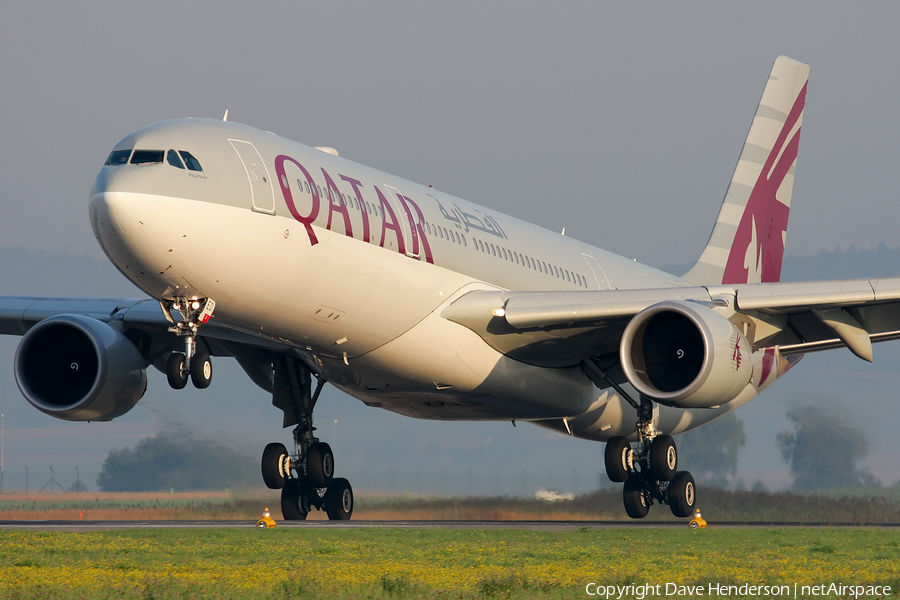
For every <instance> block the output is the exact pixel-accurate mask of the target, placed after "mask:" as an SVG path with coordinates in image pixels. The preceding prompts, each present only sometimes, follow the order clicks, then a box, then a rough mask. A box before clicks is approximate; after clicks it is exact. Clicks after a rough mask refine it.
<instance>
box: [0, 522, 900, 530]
mask: <svg viewBox="0 0 900 600" xmlns="http://www.w3.org/2000/svg"><path fill="white" fill-rule="evenodd" d="M255 525H256V522H255V521H0V529H7V530H37V531H115V530H125V529H244V528H254V527H255ZM278 527H281V528H287V529H326V528H328V529H365V528H370V529H371V528H375V529H521V530H526V531H580V530H583V529H587V530H591V529H624V528H634V529H677V528H687V521H684V522H677V521H278ZM709 527H711V528H751V529H757V528H769V529H772V528H787V527H790V528H796V527H817V528H821V527H867V528H876V529H898V528H900V523H853V522H844V523H825V522H819V523H797V522H787V521H770V522H759V521H731V522H725V523H716V522H713V521H710V522H709Z"/></svg>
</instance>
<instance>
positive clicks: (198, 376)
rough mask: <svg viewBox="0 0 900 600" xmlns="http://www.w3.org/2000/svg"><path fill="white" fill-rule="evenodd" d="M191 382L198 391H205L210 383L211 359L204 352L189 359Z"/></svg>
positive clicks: (196, 353) (197, 353)
mask: <svg viewBox="0 0 900 600" xmlns="http://www.w3.org/2000/svg"><path fill="white" fill-rule="evenodd" d="M191 382H192V383H193V384H194V387H195V388H197V389H198V390H205V389H206V388H208V387H209V384H210V383H211V382H212V359H211V358H210V357H209V354H207V353H206V352H195V353H194V356H192V357H191Z"/></svg>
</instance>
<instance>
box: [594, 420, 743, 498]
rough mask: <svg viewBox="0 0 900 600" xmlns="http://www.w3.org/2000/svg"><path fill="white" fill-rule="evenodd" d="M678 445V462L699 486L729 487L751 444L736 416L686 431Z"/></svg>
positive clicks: (680, 437)
mask: <svg viewBox="0 0 900 600" xmlns="http://www.w3.org/2000/svg"><path fill="white" fill-rule="evenodd" d="M677 441H678V452H679V458H678V461H679V463H680V464H682V465H690V468H691V473H693V475H694V479H695V480H696V481H697V482H698V483H703V484H704V485H715V486H718V487H728V485H729V483H730V482H731V481H732V480H733V479H734V477H735V474H736V473H737V463H738V451H739V450H740V449H741V448H742V447H743V446H744V444H746V443H747V436H746V435H745V433H744V423H743V421H741V420H740V419H739V418H738V416H737V415H736V414H735V413H733V412H732V413H728V414H727V415H725V416H724V417H720V418H718V419H716V420H715V421H713V422H712V423H710V424H709V425H705V426H703V427H699V428H697V429H692V430H691V431H686V432H685V433H683V434H681V435H680V436H678V440H677ZM602 476H603V475H601V477H602Z"/></svg>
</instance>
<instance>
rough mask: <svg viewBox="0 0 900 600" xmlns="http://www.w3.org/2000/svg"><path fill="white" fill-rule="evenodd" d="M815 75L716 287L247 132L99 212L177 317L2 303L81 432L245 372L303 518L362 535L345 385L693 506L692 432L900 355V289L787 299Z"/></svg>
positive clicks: (295, 510)
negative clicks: (155, 388)
mask: <svg viewBox="0 0 900 600" xmlns="http://www.w3.org/2000/svg"><path fill="white" fill-rule="evenodd" d="M808 73H809V67H808V66H806V65H804V64H801V63H798V62H796V61H794V60H791V59H789V58H786V57H780V58H778V59H777V60H776V61H775V64H774V66H773V67H772V71H771V74H770V75H769V78H768V82H767V83H766V86H765V90H764V92H763V95H762V99H761V101H760V103H759V107H758V108H757V111H756V115H755V117H754V119H753V124H752V126H751V128H750V132H749V134H748V136H747V140H746V142H745V144H744V147H743V150H742V151H741V154H740V159H739V161H738V163H737V167H736V168H735V171H734V176H733V178H732V180H731V184H730V185H729V187H728V191H727V193H726V195H725V200H724V202H723V204H722V208H721V210H720V212H719V216H718V219H717V221H716V224H715V227H714V229H713V231H712V235H711V236H710V238H709V241H708V243H707V245H706V247H705V248H704V249H703V252H702V254H701V255H700V258H699V260H698V261H697V263H696V264H695V265H694V267H693V268H692V269H691V270H690V271H688V272H687V273H686V274H685V275H683V276H682V277H678V276H675V275H670V274H667V273H663V272H661V271H658V270H656V269H653V268H650V267H647V266H644V265H641V264H639V263H637V262H634V261H632V260H629V259H625V258H622V257H620V256H616V255H614V254H611V253H609V252H606V251H604V250H600V249H599V248H595V247H592V246H590V245H588V244H585V243H582V242H579V241H577V240H575V239H572V238H570V237H566V236H564V235H560V234H558V233H554V232H550V231H547V230H545V229H542V228H540V227H536V226H534V225H529V224H528V223H524V222H522V221H519V220H517V219H514V218H512V217H508V216H506V215H502V214H499V213H497V212H495V211H493V210H491V209H488V208H485V207H481V206H477V205H475V204H472V203H471V202H467V201H465V200H462V199H460V198H455V197H452V196H449V195H447V194H444V193H441V192H439V191H437V190H435V189H432V188H430V187H424V186H421V185H417V184H415V183H412V182H410V181H406V180H404V179H401V178H398V177H394V176H392V175H388V174H387V173H383V172H380V171H377V170H374V169H370V168H368V167H365V166H363V165H360V164H356V163H354V162H351V161H348V160H345V159H343V158H340V157H339V156H338V153H337V152H336V151H334V150H332V149H330V148H310V147H307V146H303V145H301V144H297V143H294V142H291V141H289V140H286V139H283V138H281V137H278V136H277V135H274V134H272V133H268V132H265V131H260V130H257V129H253V128H251V127H246V126H243V125H238V124H235V123H231V122H227V121H218V120H205V119H181V120H173V121H166V122H162V123H157V124H155V125H150V126H148V127H145V128H143V129H140V130H138V131H136V132H134V133H132V134H130V135H128V136H127V137H125V139H123V140H122V141H121V142H119V143H118V144H116V145H115V147H114V148H113V150H112V152H111V153H110V155H109V158H108V159H107V161H106V164H105V165H103V167H102V168H101V170H100V174H99V175H98V176H97V179H96V182H95V183H94V187H93V189H92V190H91V194H90V222H91V227H92V228H93V231H94V234H95V236H96V237H97V240H98V242H99V243H100V246H101V247H102V248H103V251H104V252H105V253H106V255H107V256H108V257H109V259H110V260H111V261H112V262H113V264H115V266H116V267H117V268H118V269H119V270H120V271H121V272H122V274H124V275H125V276H126V277H127V278H128V279H130V280H131V281H132V282H134V283H135V284H136V285H137V286H138V287H139V288H140V289H142V290H143V291H144V292H146V293H147V294H148V295H149V296H150V298H152V299H141V300H122V299H98V300H72V299H49V298H21V297H6V298H0V332H2V333H5V334H13V335H22V336H23V338H22V341H21V343H20V345H19V348H18V350H17V352H16V358H15V375H16V381H17V382H18V385H19V388H20V389H21V391H22V393H23V394H24V396H25V398H26V399H27V400H28V401H29V402H30V403H31V404H32V405H34V406H35V407H36V408H37V409H39V410H41V411H43V412H45V413H46V414H48V415H51V416H53V417H56V418H60V419H66V420H71V421H105V420H110V419H113V418H115V417H118V416H120V415H122V414H124V413H125V412H127V411H128V410H130V409H131V408H132V407H134V405H135V404H136V403H137V402H138V400H140V398H141V397H142V396H143V394H144V392H145V390H146V387H147V376H146V369H147V368H148V367H149V366H150V365H153V366H154V367H156V368H157V369H159V370H160V371H162V372H165V373H166V374H167V377H168V382H169V384H170V385H171V386H172V387H175V388H183V387H184V386H185V385H186V384H187V382H188V380H189V379H190V380H191V382H192V383H193V385H195V386H196V387H198V388H205V387H207V386H208V385H209V384H210V380H211V377H212V362H211V360H212V359H211V358H210V357H211V356H216V357H219V356H232V357H234V358H235V359H236V360H237V362H238V363H239V364H240V366H241V367H242V368H243V369H244V371H246V373H247V374H248V375H249V376H250V378H251V379H252V380H253V381H254V382H255V383H256V384H257V385H259V387H261V388H263V389H264V390H266V391H267V392H270V393H271V394H272V403H273V404H274V405H275V406H276V407H278V408H279V409H281V410H282V411H283V413H284V419H283V423H282V424H283V427H291V426H293V427H294V429H293V446H292V449H291V450H288V449H287V448H286V447H285V446H284V445H283V444H280V443H273V444H269V445H268V446H267V447H266V449H265V451H264V453H263V457H262V475H263V479H264V481H265V483H266V484H267V485H268V486H269V487H271V488H276V489H277V488H281V489H282V511H283V513H284V516H285V518H287V519H304V518H305V517H306V515H307V513H308V512H309V511H310V510H311V509H312V508H316V509H319V510H325V511H326V512H327V514H328V517H329V518H330V519H349V518H350V515H351V513H352V512H353V492H352V488H351V486H350V484H349V482H348V481H347V480H346V479H342V478H335V477H334V476H333V475H334V468H335V462H334V456H333V454H332V452H331V449H330V448H329V446H328V444H326V443H324V442H322V441H319V440H318V439H317V438H316V437H315V435H314V428H313V409H314V408H315V405H316V400H317V399H318V398H319V394H320V392H321V390H322V387H323V386H324V385H325V384H326V383H331V384H333V385H335V386H336V387H338V388H339V389H341V390H343V391H345V392H347V393H348V394H350V395H351V396H354V397H356V398H358V399H360V400H361V401H362V402H364V403H365V404H366V405H368V406H372V407H380V408H384V409H387V410H391V411H394V412H397V413H400V414H403V415H407V416H411V417H416V418H421V419H443V420H509V421H513V422H516V421H526V422H530V423H534V424H537V425H541V426H544V427H548V428H550V429H554V430H557V431H559V432H561V433H563V434H567V435H572V436H577V437H581V438H585V439H591V440H597V441H603V442H606V453H605V463H606V470H607V473H608V475H609V477H610V479H612V480H613V481H617V482H622V483H624V503H625V509H626V511H627V513H628V515H630V516H631V517H635V518H640V517H644V516H646V515H647V513H648V511H649V509H650V506H651V505H652V504H654V503H661V504H668V505H669V507H670V508H671V510H672V512H673V513H674V514H675V515H677V516H681V517H684V516H687V515H689V514H690V513H691V512H692V509H693V508H694V501H695V487H694V481H693V479H692V477H691V475H690V473H688V472H687V471H682V470H678V469H679V466H680V465H679V463H678V455H677V451H676V446H675V442H674V441H673V438H672V436H673V435H675V434H678V433H681V432H683V431H686V430H688V429H692V428H694V427H698V426H700V425H703V424H705V423H708V422H710V421H712V420H713V419H715V418H716V417H719V416H721V415H723V414H725V413H727V412H729V411H732V410H734V409H736V408H738V407H739V406H741V405H743V404H745V403H746V402H748V401H749V400H751V399H752V398H753V397H754V396H756V394H757V393H759V392H760V391H762V390H763V389H765V388H766V387H768V386H769V385H771V384H772V383H773V382H774V381H775V380H776V379H777V378H778V377H779V376H781V375H783V374H784V373H785V372H786V371H787V370H788V369H789V368H790V367H791V366H792V365H793V364H795V362H796V361H797V360H798V359H799V357H800V356H801V355H802V354H803V353H805V352H813V351H818V350H825V349H829V348H838V347H847V348H849V349H850V350H851V351H852V352H853V353H854V354H856V355H857V356H859V357H860V358H863V359H865V360H869V361H871V360H872V342H877V341H883V340H889V339H895V338H898V337H900V311H898V310H897V304H898V302H900V279H881V280H854V281H829V282H816V283H778V281H779V278H780V274H781V262H782V257H783V254H784V236H785V231H786V229H787V222H788V211H789V209H790V203H791V190H792V186H793V180H794V169H795V163H796V158H797V148H798V144H799V140H800V126H801V122H802V120H803V110H804V103H805V100H806V87H807V77H808Z"/></svg>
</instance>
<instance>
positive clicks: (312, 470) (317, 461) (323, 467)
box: [306, 442, 334, 488]
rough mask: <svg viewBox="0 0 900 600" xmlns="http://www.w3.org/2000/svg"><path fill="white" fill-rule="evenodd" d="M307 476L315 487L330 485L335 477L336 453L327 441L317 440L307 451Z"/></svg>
mask: <svg viewBox="0 0 900 600" xmlns="http://www.w3.org/2000/svg"><path fill="white" fill-rule="evenodd" d="M306 476H307V477H309V482H310V483H311V484H312V486H313V487H314V488H323V487H328V484H330V483H331V480H332V478H333V477H334V454H333V453H332V452H331V446H329V445H328V444H326V443H325V442H316V443H315V444H312V445H311V446H310V447H309V450H307V451H306Z"/></svg>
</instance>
